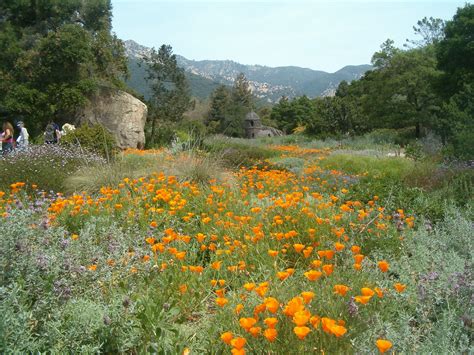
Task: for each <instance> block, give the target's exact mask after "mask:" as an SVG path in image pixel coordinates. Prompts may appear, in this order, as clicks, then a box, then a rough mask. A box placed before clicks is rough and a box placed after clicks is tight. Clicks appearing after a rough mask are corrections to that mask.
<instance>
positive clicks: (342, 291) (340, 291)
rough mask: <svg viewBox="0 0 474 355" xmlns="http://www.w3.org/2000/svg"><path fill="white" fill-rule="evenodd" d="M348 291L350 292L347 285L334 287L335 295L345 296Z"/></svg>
mask: <svg viewBox="0 0 474 355" xmlns="http://www.w3.org/2000/svg"><path fill="white" fill-rule="evenodd" d="M347 291H349V287H348V286H346V285H334V293H337V294H339V295H341V296H345V295H346V293H347Z"/></svg>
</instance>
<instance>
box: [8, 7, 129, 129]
mask: <svg viewBox="0 0 474 355" xmlns="http://www.w3.org/2000/svg"><path fill="white" fill-rule="evenodd" d="M111 13H112V6H111V3H110V0H94V1H93V0H65V1H57V0H42V1H16V0H3V1H2V2H0V79H1V83H0V111H2V112H4V113H6V114H8V115H10V116H11V115H21V116H24V120H26V121H27V124H28V126H29V127H30V128H31V130H32V131H33V132H34V131H37V130H38V129H40V128H41V126H42V125H43V123H44V122H45V121H46V120H47V119H48V118H50V117H51V116H55V117H56V119H58V120H59V121H61V120H66V119H68V118H70V116H71V115H73V114H74V112H75V111H76V110H77V109H78V108H79V107H80V106H82V105H84V104H85V103H86V102H87V98H88V96H89V95H90V94H91V93H92V92H93V91H95V90H96V89H97V87H98V86H99V85H106V86H112V87H119V88H123V87H124V84H123V81H122V78H123V77H124V76H125V75H126V74H127V66H126V60H125V56H124V49H123V45H122V42H121V41H120V40H118V39H117V37H116V36H115V35H114V34H112V33H111Z"/></svg>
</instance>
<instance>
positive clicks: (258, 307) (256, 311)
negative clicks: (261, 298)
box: [253, 303, 267, 318]
mask: <svg viewBox="0 0 474 355" xmlns="http://www.w3.org/2000/svg"><path fill="white" fill-rule="evenodd" d="M266 309H267V306H266V305H265V303H261V304H258V305H256V306H255V308H254V309H253V314H254V316H255V318H257V316H258V314H259V313H263V312H265V310H266Z"/></svg>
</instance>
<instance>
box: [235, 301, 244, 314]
mask: <svg viewBox="0 0 474 355" xmlns="http://www.w3.org/2000/svg"><path fill="white" fill-rule="evenodd" d="M243 309H244V305H243V304H241V303H239V304H238V305H237V306H235V308H234V312H235V314H240V312H242V310H243Z"/></svg>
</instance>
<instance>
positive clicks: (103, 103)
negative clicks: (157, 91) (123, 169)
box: [76, 88, 148, 149]
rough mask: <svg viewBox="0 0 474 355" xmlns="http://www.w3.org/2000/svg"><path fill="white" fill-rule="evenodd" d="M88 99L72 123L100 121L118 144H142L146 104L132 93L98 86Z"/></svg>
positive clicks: (131, 145)
mask: <svg viewBox="0 0 474 355" xmlns="http://www.w3.org/2000/svg"><path fill="white" fill-rule="evenodd" d="M89 100H90V103H89V104H88V105H86V107H84V108H83V109H81V110H80V111H79V112H78V113H77V114H76V124H79V125H81V124H101V125H103V126H104V127H105V128H107V129H108V130H109V131H110V132H111V133H112V134H113V135H114V136H115V139H116V141H117V145H118V146H119V147H120V148H122V149H125V148H143V146H144V145H145V130H144V129H145V122H146V116H147V113H148V108H147V106H146V105H145V104H144V103H143V102H141V101H140V100H138V99H137V98H135V97H133V96H132V95H130V94H128V93H126V92H124V91H121V90H116V89H110V88H101V89H100V90H99V91H98V92H97V94H95V95H94V96H92V97H91V98H90V99H89Z"/></svg>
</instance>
